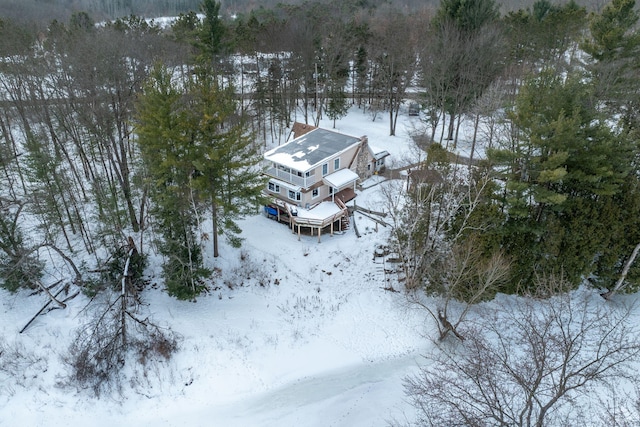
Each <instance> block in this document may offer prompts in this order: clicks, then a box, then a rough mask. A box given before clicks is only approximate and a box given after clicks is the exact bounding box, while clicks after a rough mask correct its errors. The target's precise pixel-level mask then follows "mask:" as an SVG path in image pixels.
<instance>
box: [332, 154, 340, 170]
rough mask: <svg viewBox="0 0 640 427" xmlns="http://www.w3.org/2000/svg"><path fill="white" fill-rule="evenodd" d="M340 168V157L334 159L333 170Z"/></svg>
mask: <svg viewBox="0 0 640 427" xmlns="http://www.w3.org/2000/svg"><path fill="white" fill-rule="evenodd" d="M339 169H340V157H338V158H337V159H335V160H334V161H333V170H334V171H337V170H339Z"/></svg>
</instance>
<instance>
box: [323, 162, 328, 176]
mask: <svg viewBox="0 0 640 427" xmlns="http://www.w3.org/2000/svg"><path fill="white" fill-rule="evenodd" d="M328 173H329V163H325V164H324V165H322V176H325V175H326V174H328Z"/></svg>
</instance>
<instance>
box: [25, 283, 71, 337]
mask: <svg viewBox="0 0 640 427" xmlns="http://www.w3.org/2000/svg"><path fill="white" fill-rule="evenodd" d="M60 282H61V281H59V282H58V283H60ZM68 289H69V286H68V285H65V286H63V287H62V288H60V289H59V290H58V292H56V293H55V295H53V296H52V297H51V299H49V301H47V303H46V304H45V305H43V306H42V308H41V309H40V310H38V312H37V313H36V314H35V315H34V316H33V317H32V318H31V320H29V321H28V322H27V324H26V325H24V327H23V328H22V329H20V333H23V332H24V331H25V330H26V329H27V328H28V327H29V325H31V323H33V321H34V320H36V317H38V316H39V315H40V314H41V313H42V312H43V311H44V310H45V309H46V308H47V307H48V306H49V304H51V302H53V301H57V300H56V298H57V297H58V295H60V294H61V293H62V292H63V291H65V290H68Z"/></svg>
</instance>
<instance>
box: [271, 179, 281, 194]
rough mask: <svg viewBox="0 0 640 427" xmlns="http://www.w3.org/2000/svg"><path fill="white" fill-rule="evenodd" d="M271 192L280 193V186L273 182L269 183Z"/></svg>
mask: <svg viewBox="0 0 640 427" xmlns="http://www.w3.org/2000/svg"><path fill="white" fill-rule="evenodd" d="M269 191H273V192H274V193H279V192H280V186H279V185H278V184H274V183H273V182H271V181H269Z"/></svg>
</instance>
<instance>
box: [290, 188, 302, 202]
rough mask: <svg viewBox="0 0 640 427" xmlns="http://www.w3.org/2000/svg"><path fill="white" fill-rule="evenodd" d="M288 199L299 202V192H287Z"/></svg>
mask: <svg viewBox="0 0 640 427" xmlns="http://www.w3.org/2000/svg"><path fill="white" fill-rule="evenodd" d="M289 198H290V199H291V200H298V201H299V200H300V192H299V191H293V190H289Z"/></svg>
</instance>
